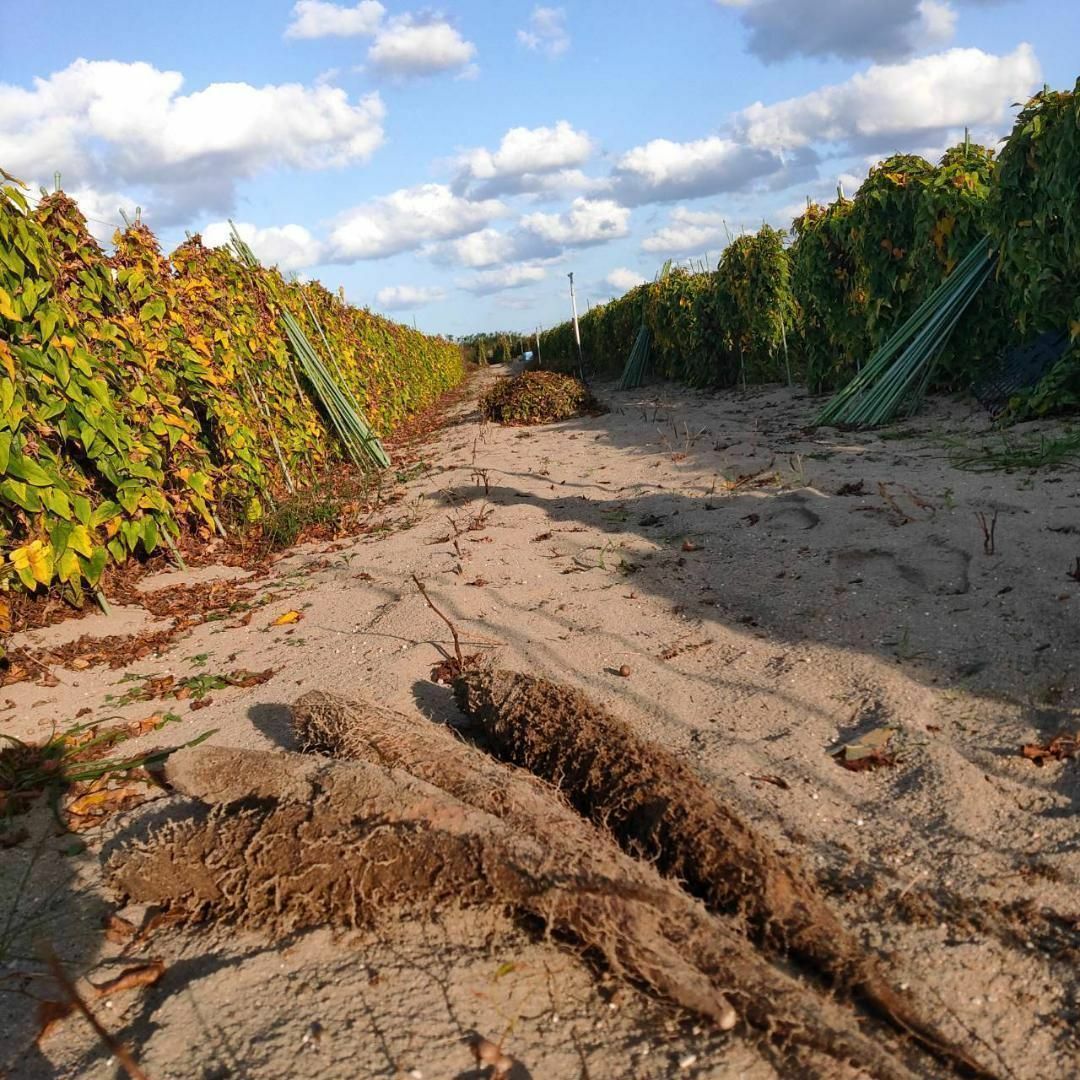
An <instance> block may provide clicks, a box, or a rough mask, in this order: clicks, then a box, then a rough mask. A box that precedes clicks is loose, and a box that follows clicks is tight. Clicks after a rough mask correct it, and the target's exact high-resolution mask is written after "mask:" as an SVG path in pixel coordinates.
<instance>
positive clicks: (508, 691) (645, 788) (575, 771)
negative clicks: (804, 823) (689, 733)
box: [454, 671, 993, 1077]
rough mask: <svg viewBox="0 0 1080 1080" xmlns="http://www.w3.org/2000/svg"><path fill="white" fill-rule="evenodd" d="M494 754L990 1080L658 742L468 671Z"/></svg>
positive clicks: (551, 690) (459, 684) (543, 689)
mask: <svg viewBox="0 0 1080 1080" xmlns="http://www.w3.org/2000/svg"><path fill="white" fill-rule="evenodd" d="M454 693H455V696H456V697H457V701H458V705H459V707H460V708H461V709H462V711H463V712H464V713H465V714H466V715H467V716H469V717H471V718H472V719H473V720H478V721H479V722H480V724H481V725H482V727H483V730H484V733H485V735H486V736H487V738H488V740H489V742H490V744H491V748H492V752H493V753H495V754H497V755H498V756H499V757H500V758H501V759H502V760H504V761H509V762H512V763H513V764H515V765H519V766H524V767H525V768H527V769H529V770H530V771H532V772H534V773H536V774H537V775H538V776H541V777H542V778H544V779H547V780H549V781H552V782H554V783H556V784H557V785H558V786H559V787H560V788H562V790H563V791H564V792H565V793H566V795H567V797H568V798H569V800H570V802H571V803H572V804H573V805H574V806H575V807H576V809H577V810H578V811H579V812H581V813H583V814H585V815H586V816H587V817H589V818H591V819H592V820H593V821H596V822H600V823H603V824H604V825H606V826H607V827H608V828H609V829H610V830H611V831H612V833H613V834H614V835H615V837H616V838H617V839H618V841H619V843H620V844H621V846H622V847H623V848H624V850H627V851H629V852H630V853H632V854H634V855H637V856H638V857H640V858H645V859H651V860H655V862H656V865H657V868H658V869H659V870H660V871H661V873H663V874H665V875H666V876H670V877H675V878H677V879H679V880H681V881H682V882H683V884H684V887H685V888H686V889H687V890H688V891H689V892H691V893H693V894H694V895H696V896H698V897H700V898H701V899H702V900H703V901H704V902H705V904H706V906H707V907H709V908H710V909H712V910H714V911H718V912H727V911H731V912H734V913H736V914H738V915H741V916H742V917H743V918H744V919H745V920H746V924H747V929H748V931H749V932H750V933H751V934H752V935H753V937H754V938H755V939H756V940H757V941H758V942H760V943H761V944H762V945H763V946H764V947H765V948H767V949H768V950H769V951H770V952H773V953H779V954H781V955H784V954H787V955H790V956H791V957H792V958H794V959H796V960H799V961H801V962H802V963H803V964H804V965H806V966H807V967H808V968H809V969H810V970H812V971H813V970H817V971H818V972H820V973H824V974H828V975H829V976H831V977H832V979H833V981H834V983H835V984H836V985H838V986H843V987H844V988H845V989H846V990H847V991H848V992H849V993H851V994H852V995H853V996H855V997H857V998H860V999H861V1000H862V1001H863V1003H864V1004H866V1005H867V1006H869V1008H870V1009H871V1010H872V1011H873V1012H875V1013H876V1014H877V1015H878V1016H879V1017H880V1018H882V1019H884V1020H885V1021H887V1022H888V1023H890V1024H892V1026H893V1027H894V1028H896V1029H897V1030H899V1031H902V1032H905V1033H907V1034H909V1035H911V1036H913V1037H914V1038H915V1039H916V1040H917V1041H918V1042H919V1043H920V1044H921V1045H922V1046H923V1048H925V1049H926V1050H928V1051H930V1052H931V1053H932V1054H934V1055H935V1056H937V1057H938V1058H939V1059H941V1060H944V1061H947V1062H949V1063H950V1064H952V1065H953V1066H954V1067H957V1068H959V1069H961V1070H962V1071H964V1072H966V1073H969V1074H971V1075H975V1076H983V1077H986V1076H991V1075H993V1074H991V1073H989V1072H988V1071H987V1070H986V1069H984V1068H983V1067H982V1066H981V1065H980V1064H979V1063H978V1062H977V1061H975V1060H974V1059H973V1058H972V1057H971V1056H970V1055H969V1054H968V1053H967V1052H966V1051H965V1050H963V1049H962V1048H961V1047H958V1046H955V1045H954V1044H952V1043H951V1042H950V1041H949V1040H948V1039H946V1038H945V1036H944V1035H942V1034H941V1033H940V1032H939V1031H938V1029H937V1028H936V1027H935V1025H934V1024H933V1023H931V1022H928V1021H926V1020H925V1019H923V1018H922V1017H921V1016H920V1015H919V1013H918V1011H917V1010H916V1008H915V1006H914V1004H913V1003H912V1002H911V1001H910V1000H908V999H907V998H905V997H903V996H901V995H900V994H899V993H898V992H897V991H895V990H894V989H893V988H892V986H891V985H890V984H889V982H888V980H887V978H886V976H885V974H884V972H883V971H882V970H881V968H880V966H879V965H878V964H877V963H876V962H875V961H874V960H873V958H872V957H871V956H870V955H868V954H867V952H866V950H865V949H864V948H862V947H861V946H860V945H859V944H858V942H857V941H856V940H855V939H854V938H853V936H852V935H851V934H850V933H849V932H848V930H847V929H846V928H845V927H844V926H843V924H842V923H841V922H840V920H839V918H838V917H837V916H836V914H835V913H834V912H833V911H832V910H831V908H830V907H829V906H828V904H827V903H826V902H825V899H824V897H822V896H821V894H820V893H819V891H818V890H817V888H816V887H815V885H814V884H813V882H812V881H811V879H810V877H809V874H808V873H807V871H806V869H805V868H804V867H803V866H801V865H800V864H799V863H798V861H797V860H796V859H794V858H793V857H791V856H787V857H782V856H780V855H779V853H778V852H777V850H776V848H775V846H774V845H773V844H772V843H771V842H770V841H769V840H768V839H767V838H766V837H765V836H764V835H763V834H762V833H761V832H759V831H758V830H757V829H756V828H754V827H753V826H752V825H750V824H749V823H747V822H746V821H745V820H744V818H743V817H742V816H741V815H740V814H738V813H737V812H736V811H735V810H734V809H733V808H732V807H731V806H729V805H727V804H726V803H724V802H723V801H721V800H720V799H718V798H717V797H716V795H715V794H713V792H712V790H711V789H710V788H709V787H708V786H707V785H706V784H705V783H704V782H703V780H702V779H701V777H700V776H699V775H698V774H697V773H696V772H695V771H694V770H693V769H691V768H690V767H689V766H688V765H687V764H686V763H685V762H683V761H682V760H681V759H680V758H677V757H675V755H673V754H671V753H670V752H669V751H667V750H665V749H664V748H663V747H662V746H659V745H657V744H655V743H652V742H648V741H646V740H644V739H642V738H640V737H639V736H638V735H637V734H636V733H635V732H634V731H633V730H632V729H631V727H630V725H629V724H627V723H625V722H624V721H622V720H620V719H618V718H617V717H615V716H614V715H612V714H611V713H610V712H608V711H607V710H606V709H604V708H602V707H601V706H599V705H597V704H595V703H593V702H592V701H590V700H589V699H588V698H586V697H585V696H584V695H583V694H580V693H578V692H577V691H575V690H572V689H570V688H569V687H565V686H560V685H558V684H557V683H553V682H550V681H548V680H546V679H538V678H534V677H532V676H528V675H521V674H518V673H516V672H511V671H483V672H469V673H467V674H465V675H463V676H462V677H461V678H459V679H457V680H456V681H455V683H454Z"/></svg>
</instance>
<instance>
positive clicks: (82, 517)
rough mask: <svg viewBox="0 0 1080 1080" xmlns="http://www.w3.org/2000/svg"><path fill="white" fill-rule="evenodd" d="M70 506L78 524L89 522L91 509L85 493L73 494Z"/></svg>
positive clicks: (87, 523)
mask: <svg viewBox="0 0 1080 1080" xmlns="http://www.w3.org/2000/svg"><path fill="white" fill-rule="evenodd" d="M71 503H72V506H73V507H74V510H75V520H76V521H78V522H79V524H80V525H89V524H90V515H91V513H92V509H91V506H90V500H89V499H88V498H87V497H86V496H85V495H74V496H72V499H71Z"/></svg>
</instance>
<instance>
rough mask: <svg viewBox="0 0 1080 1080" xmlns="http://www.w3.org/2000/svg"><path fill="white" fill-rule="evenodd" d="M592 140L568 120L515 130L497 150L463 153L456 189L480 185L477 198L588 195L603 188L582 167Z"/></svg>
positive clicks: (459, 164) (590, 148) (506, 135)
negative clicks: (508, 195) (573, 193)
mask: <svg viewBox="0 0 1080 1080" xmlns="http://www.w3.org/2000/svg"><path fill="white" fill-rule="evenodd" d="M593 148H594V147H593V141H592V139H591V138H590V136H589V135H588V134H587V133H586V132H584V131H578V130H576V129H575V128H574V127H573V125H572V124H570V123H569V122H568V121H566V120H560V121H558V122H557V123H556V124H555V126H554V127H537V128H526V127H516V128H511V129H510V130H509V131H508V132H507V133H506V134H505V135H504V136H503V137H502V140H501V141H500V143H499V146H498V148H497V149H495V150H488V149H487V148H485V147H477V148H476V149H473V150H466V151H465V152H464V153H462V154H460V155H459V156H458V157H457V159H456V162H455V164H456V165H457V168H458V174H457V177H456V178H455V181H454V186H455V188H456V189H457V190H459V191H461V192H464V191H465V190H467V189H468V188H469V186H470V185H476V191H475V194H481V195H487V196H492V195H502V194H524V193H529V192H547V193H550V192H566V191H573V190H577V191H586V190H590V189H593V188H596V187H597V186H599V185H602V184H603V183H604V182H603V181H598V180H593V179H591V178H590V177H588V176H586V175H585V174H584V173H583V172H582V171H581V170H580V169H576V168H573V167H572V166H575V165H582V164H584V163H585V162H586V161H588V160H589V158H590V157H591V156H592V153H593Z"/></svg>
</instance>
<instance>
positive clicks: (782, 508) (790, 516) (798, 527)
mask: <svg viewBox="0 0 1080 1080" xmlns="http://www.w3.org/2000/svg"><path fill="white" fill-rule="evenodd" d="M803 503H804V499H803V497H802V496H801V495H781V496H780V497H779V498H777V499H776V500H775V501H774V506H775V507H776V509H774V510H772V511H771V512H770V513H768V514H766V515H765V522H764V524H765V527H766V528H767V529H768V530H769V531H770V532H805V531H806V530H807V529H812V528H814V526H815V525H820V524H821V518H820V517H819V516H818V515H817V514H816V513H814V511H813V510H811V509H809V508H808V507H806V506H804V505H803Z"/></svg>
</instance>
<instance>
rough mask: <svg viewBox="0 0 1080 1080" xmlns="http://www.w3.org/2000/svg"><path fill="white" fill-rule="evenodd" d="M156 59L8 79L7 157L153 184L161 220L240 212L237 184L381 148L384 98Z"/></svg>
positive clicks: (3, 109)
mask: <svg viewBox="0 0 1080 1080" xmlns="http://www.w3.org/2000/svg"><path fill="white" fill-rule="evenodd" d="M183 82H184V80H183V76H182V75H181V74H180V73H179V72H176V71H159V70H158V69H157V68H155V67H153V66H151V65H150V64H147V63H142V62H138V63H123V62H120V61H114V60H103V61H97V60H95V61H91V60H76V61H75V62H74V63H72V64H71V65H70V66H69V67H67V68H65V69H64V70H62V71H59V72H56V73H54V74H53V75H50V76H49V77H48V78H37V79H35V80H34V82H33V86H32V88H30V89H26V88H24V87H21V86H13V85H9V84H3V83H0V161H3V162H4V167H5V168H7V169H8V170H9V171H11V172H14V173H15V174H16V175H20V174H21V175H23V176H24V177H26V178H41V177H51V176H52V174H53V172H54V171H56V170H59V171H60V172H61V173H62V174H63V176H64V178H65V180H66V182H67V183H68V185H69V186H70V187H91V188H104V187H114V186H117V185H119V186H122V187H125V188H131V187H136V186H138V187H141V188H144V189H147V190H148V192H149V198H148V199H146V200H144V201H143V205H144V206H146V207H147V208H148V211H149V216H150V217H152V218H153V220H154V221H155V222H158V223H163V224H171V223H173V222H177V221H185V220H188V219H189V218H190V216H191V214H192V213H194V212H196V211H209V212H215V211H217V212H221V211H227V210H230V209H231V208H232V205H233V202H234V197H235V189H236V183H237V182H238V181H239V180H241V179H246V178H249V177H252V176H254V175H256V174H257V173H260V172H263V171H265V170H267V169H272V168H275V167H280V166H292V167H294V168H300V169H322V168H328V167H331V166H340V165H346V164H352V163H356V162H362V161H366V160H367V159H368V158H370V157H371V155H372V154H373V153H374V152H375V150H376V149H377V148H378V147H379V146H380V145H381V143H382V141H383V127H382V122H383V118H384V115H385V109H384V107H383V103H382V100H381V99H380V97H379V95H378V94H369V95H368V96H366V97H363V98H361V99H360V100H359V101H356V102H353V101H350V100H349V97H348V95H347V94H346V93H345V91H344V90H340V89H336V88H334V87H331V86H314V87H305V86H302V85H300V84H297V83H286V84H281V85H268V86H262V87H255V86H251V85H250V84H248V83H211V84H210V85H209V86H207V87H205V88H204V89H201V90H196V91H193V92H192V93H189V94H182V93H181V92H180V91H181V88H182V86H183Z"/></svg>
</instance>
